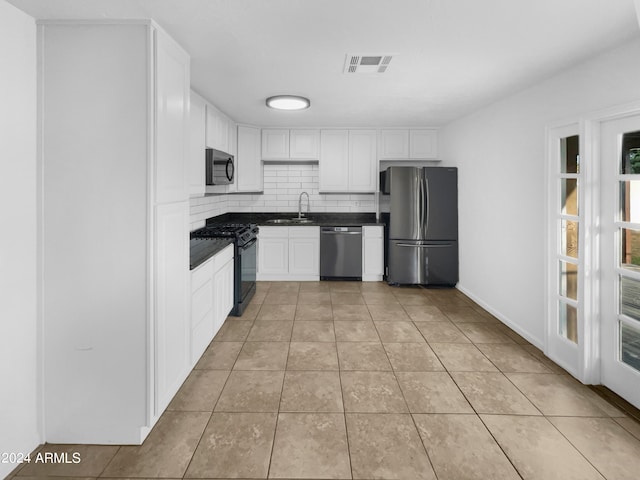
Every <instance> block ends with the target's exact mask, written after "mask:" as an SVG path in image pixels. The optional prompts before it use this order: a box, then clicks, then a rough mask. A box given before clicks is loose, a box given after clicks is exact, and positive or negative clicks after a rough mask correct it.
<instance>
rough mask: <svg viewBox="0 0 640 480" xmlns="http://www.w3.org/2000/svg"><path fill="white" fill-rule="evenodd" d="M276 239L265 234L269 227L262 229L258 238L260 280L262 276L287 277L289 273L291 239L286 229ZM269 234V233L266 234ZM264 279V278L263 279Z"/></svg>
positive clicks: (283, 228)
mask: <svg viewBox="0 0 640 480" xmlns="http://www.w3.org/2000/svg"><path fill="white" fill-rule="evenodd" d="M272 228H276V229H282V232H279V233H276V235H278V236H276V237H272V236H267V235H264V234H263V230H267V229H269V227H260V234H259V236H258V280H260V279H261V278H260V277H261V276H262V277H264V276H267V275H287V274H288V273H289V237H288V229H287V228H286V227H272ZM265 233H267V232H265ZM263 279H264V278H263Z"/></svg>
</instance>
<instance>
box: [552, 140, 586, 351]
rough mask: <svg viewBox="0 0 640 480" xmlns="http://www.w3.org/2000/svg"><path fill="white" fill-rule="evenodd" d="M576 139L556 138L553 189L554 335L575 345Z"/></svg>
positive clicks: (577, 265) (577, 264)
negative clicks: (555, 200) (555, 193)
mask: <svg viewBox="0 0 640 480" xmlns="http://www.w3.org/2000/svg"><path fill="white" fill-rule="evenodd" d="M579 145H580V138H579V136H578V135H572V136H569V137H564V138H561V139H560V144H559V148H560V155H559V158H560V165H558V167H559V168H558V170H559V173H558V174H557V180H556V182H557V185H556V188H557V189H558V190H559V191H560V195H559V196H558V197H557V198H558V200H559V202H558V204H557V205H556V209H557V210H556V212H557V224H558V227H559V228H558V229H557V232H558V238H557V239H556V240H557V242H558V249H557V277H558V280H559V281H558V291H557V292H556V294H557V308H558V322H557V328H558V332H557V334H558V335H560V336H561V337H563V338H565V339H567V340H570V341H571V342H573V343H577V342H578V321H579V320H578V319H579V308H580V307H579V305H580V304H579V301H580V299H579V298H578V297H579V293H578V292H579V289H578V281H579V269H580V210H579V208H580V207H579V205H580V197H579V195H580V151H579V148H580V147H579Z"/></svg>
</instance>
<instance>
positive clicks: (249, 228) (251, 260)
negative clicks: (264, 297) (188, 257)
mask: <svg viewBox="0 0 640 480" xmlns="http://www.w3.org/2000/svg"><path fill="white" fill-rule="evenodd" d="M191 238H230V239H232V240H233V244H234V250H235V251H234V288H233V299H234V306H233V310H232V311H231V315H233V316H236V317H239V316H241V315H242V313H243V312H244V310H245V308H247V305H248V304H249V301H250V300H251V298H252V297H253V295H254V293H255V291H256V271H257V264H256V258H257V257H256V246H257V245H256V243H257V241H258V226H257V225H255V224H251V223H249V224H247V223H221V224H215V223H213V224H208V225H207V226H205V227H202V228H200V229H198V230H194V231H193V232H191Z"/></svg>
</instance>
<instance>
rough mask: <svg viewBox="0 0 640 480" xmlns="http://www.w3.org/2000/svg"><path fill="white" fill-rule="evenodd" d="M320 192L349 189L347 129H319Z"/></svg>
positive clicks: (345, 190)
mask: <svg viewBox="0 0 640 480" xmlns="http://www.w3.org/2000/svg"><path fill="white" fill-rule="evenodd" d="M318 169H319V174H320V178H319V184H320V192H347V191H348V190H349V131H348V130H321V131H320V164H319V167H318Z"/></svg>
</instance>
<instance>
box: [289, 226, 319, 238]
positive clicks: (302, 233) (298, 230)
mask: <svg viewBox="0 0 640 480" xmlns="http://www.w3.org/2000/svg"><path fill="white" fill-rule="evenodd" d="M289 238H320V227H289Z"/></svg>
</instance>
